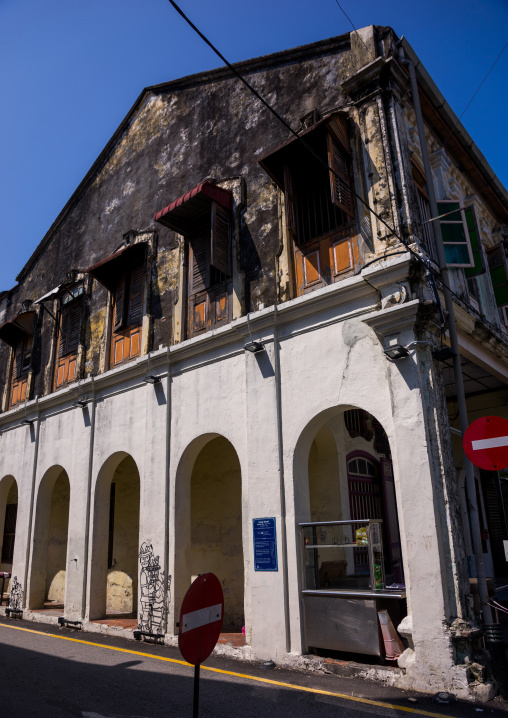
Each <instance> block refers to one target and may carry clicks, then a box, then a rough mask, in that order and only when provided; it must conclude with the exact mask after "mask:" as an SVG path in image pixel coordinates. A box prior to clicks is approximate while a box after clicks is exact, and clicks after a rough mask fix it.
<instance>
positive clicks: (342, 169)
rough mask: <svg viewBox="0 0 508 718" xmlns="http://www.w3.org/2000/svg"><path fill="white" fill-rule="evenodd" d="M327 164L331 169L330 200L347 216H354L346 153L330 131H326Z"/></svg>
mask: <svg viewBox="0 0 508 718" xmlns="http://www.w3.org/2000/svg"><path fill="white" fill-rule="evenodd" d="M328 164H329V165H330V168H331V170H333V171H330V186H331V190H332V202H333V204H334V205H336V206H337V207H339V209H341V210H342V211H343V212H345V213H346V214H347V215H348V216H349V217H354V206H353V193H352V192H351V181H350V178H349V167H348V158H347V154H346V151H345V150H344V149H343V148H342V147H341V145H340V143H339V142H338V140H336V139H335V138H334V137H333V135H332V134H331V133H328Z"/></svg>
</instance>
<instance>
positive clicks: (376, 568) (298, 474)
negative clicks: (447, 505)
mask: <svg viewBox="0 0 508 718" xmlns="http://www.w3.org/2000/svg"><path fill="white" fill-rule="evenodd" d="M294 478H295V497H296V506H295V508H296V517H297V522H298V523H299V524H303V525H301V526H300V544H299V545H300V547H301V548H300V550H301V551H302V563H301V565H303V566H304V572H303V575H302V580H301V586H302V589H303V594H302V600H303V603H304V644H305V645H306V647H312V648H316V649H324V650H326V649H331V650H337V651H346V652H355V653H365V654H371V655H372V654H374V655H383V646H382V644H381V643H380V641H379V630H378V617H377V611H378V610H381V609H385V608H386V609H387V610H388V611H389V614H390V616H391V617H392V620H393V622H394V623H395V624H397V623H398V621H399V620H400V619H401V617H402V616H403V615H405V611H406V606H405V600H404V599H405V586H404V574H403V569H402V556H401V544H400V534H399V525H398V517H397V505H396V497H395V483H394V474H393V466H392V460H391V450H390V443H389V440H388V437H387V434H386V432H385V430H384V428H383V427H382V425H381V424H380V422H379V421H377V420H376V418H375V417H374V416H372V415H371V414H369V413H368V412H366V411H363V410H361V409H354V408H348V407H343V408H336V409H333V410H328V411H327V412H325V413H323V414H322V415H321V416H318V417H316V418H315V419H314V420H313V421H312V422H310V423H309V425H308V426H307V427H306V429H305V430H304V432H303V433H302V435H301V437H300V440H299V442H298V444H297V447H296V451H295V459H294ZM392 591H393V594H392V593H391V592H392ZM392 595H393V599H394V600H391V596H392ZM346 596H347V600H344V599H345V597H346ZM339 599H342V600H340V601H339V602H338V600H339ZM373 599H374V600H373Z"/></svg>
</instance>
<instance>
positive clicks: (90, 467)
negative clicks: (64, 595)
mask: <svg viewBox="0 0 508 718" xmlns="http://www.w3.org/2000/svg"><path fill="white" fill-rule="evenodd" d="M90 379H91V381H92V402H91V403H92V416H91V417H90V448H89V453H88V485H87V490H86V513H85V547H84V552H85V555H84V556H83V595H82V597H81V618H82V619H83V621H84V620H85V616H86V598H87V597H86V594H87V590H88V571H89V567H88V547H89V545H90V511H91V504H92V471H93V450H94V443H95V407H96V401H95V398H96V397H95V385H94V378H93V376H91V377H90Z"/></svg>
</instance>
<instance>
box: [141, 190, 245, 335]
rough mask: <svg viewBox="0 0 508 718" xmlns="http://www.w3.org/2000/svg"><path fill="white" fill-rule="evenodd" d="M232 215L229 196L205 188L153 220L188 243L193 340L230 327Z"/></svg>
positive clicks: (189, 329) (189, 319) (189, 318)
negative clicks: (228, 325) (207, 333)
mask: <svg viewBox="0 0 508 718" xmlns="http://www.w3.org/2000/svg"><path fill="white" fill-rule="evenodd" d="M232 209H233V195H232V193H231V192H230V191H229V190H226V189H223V188H222V187H219V186H217V185H216V184H213V183H212V182H202V183H201V184H199V185H198V186H197V187H195V188H194V189H192V190H190V192H187V193H186V194H184V195H183V196H182V197H180V198H179V199H177V200H175V201H174V202H172V203H171V204H170V205H168V206H167V207H165V208H164V209H163V210H161V211H160V212H157V214H156V215H155V217H154V219H155V221H156V222H159V223H160V224H162V225H164V226H165V227H169V229H172V230H173V231H174V232H178V233H179V234H181V235H183V237H184V238H185V253H186V258H187V271H188V274H187V317H186V330H187V335H188V336H189V337H192V336H195V335H197V334H202V333H204V332H206V331H209V330H210V329H213V328H214V327H218V326H222V325H223V324H227V323H228V322H230V321H231V316H232V302H231V297H232V292H233V282H232V280H231V275H232V261H231V212H232Z"/></svg>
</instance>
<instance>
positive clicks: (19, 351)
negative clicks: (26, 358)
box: [13, 340, 24, 379]
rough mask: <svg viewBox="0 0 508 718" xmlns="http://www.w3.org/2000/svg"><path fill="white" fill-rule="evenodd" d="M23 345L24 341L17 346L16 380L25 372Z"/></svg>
mask: <svg viewBox="0 0 508 718" xmlns="http://www.w3.org/2000/svg"><path fill="white" fill-rule="evenodd" d="M23 345H24V341H23V340H22V341H20V342H19V344H18V345H17V346H16V352H15V354H14V372H13V378H14V379H18V378H19V377H20V376H21V374H22V372H23Z"/></svg>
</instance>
